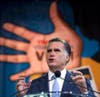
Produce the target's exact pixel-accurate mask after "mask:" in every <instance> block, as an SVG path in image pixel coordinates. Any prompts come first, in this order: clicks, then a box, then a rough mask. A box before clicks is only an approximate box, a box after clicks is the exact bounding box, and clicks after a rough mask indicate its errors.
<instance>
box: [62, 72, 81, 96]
mask: <svg viewBox="0 0 100 97" xmlns="http://www.w3.org/2000/svg"><path fill="white" fill-rule="evenodd" d="M70 75H71V74H70V72H68V71H67V73H66V76H65V80H64V84H63V87H62V92H64V91H65V92H68V93H69V92H72V93H76V94H77V93H78V94H80V90H79V88H78V87H77V85H76V84H75V83H74V82H73V80H72V79H71V77H70ZM64 95H65V96H64ZM64 95H63V94H61V97H66V94H64ZM68 97H73V96H71V95H69V96H68Z"/></svg>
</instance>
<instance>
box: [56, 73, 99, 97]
mask: <svg viewBox="0 0 100 97" xmlns="http://www.w3.org/2000/svg"><path fill="white" fill-rule="evenodd" d="M54 74H55V76H56V78H57V77H59V78H60V79H62V80H65V81H67V82H68V83H70V84H71V83H73V81H72V82H71V81H68V80H66V79H64V78H62V77H60V76H61V72H60V71H56V72H55V73H54ZM70 75H72V76H77V75H78V74H75V73H73V72H70ZM78 86H80V87H82V88H85V89H87V90H90V91H91V92H95V93H97V94H100V92H98V91H95V90H93V89H90V88H87V87H84V86H82V85H78ZM71 94H72V93H71ZM76 95H77V94H76ZM80 95H81V96H82V97H83V96H84V95H86V94H80ZM95 97H96V96H95Z"/></svg>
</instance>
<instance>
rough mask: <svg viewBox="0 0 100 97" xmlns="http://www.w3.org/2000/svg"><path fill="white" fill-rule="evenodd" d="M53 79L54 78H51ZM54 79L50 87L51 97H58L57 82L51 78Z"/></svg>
mask: <svg viewBox="0 0 100 97" xmlns="http://www.w3.org/2000/svg"><path fill="white" fill-rule="evenodd" d="M53 77H55V76H53ZM53 79H54V83H53V86H52V92H54V93H52V97H59V93H58V92H59V84H58V82H57V79H56V78H53Z"/></svg>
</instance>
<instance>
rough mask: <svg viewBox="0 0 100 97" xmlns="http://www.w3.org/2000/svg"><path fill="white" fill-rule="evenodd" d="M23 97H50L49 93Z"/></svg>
mask: <svg viewBox="0 0 100 97" xmlns="http://www.w3.org/2000/svg"><path fill="white" fill-rule="evenodd" d="M23 97H48V95H47V93H44V92H42V93H38V94H29V95H25V96H23Z"/></svg>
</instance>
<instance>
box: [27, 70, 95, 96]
mask: <svg viewBox="0 0 100 97" xmlns="http://www.w3.org/2000/svg"><path fill="white" fill-rule="evenodd" d="M86 83H87V87H88V89H89V92H88V95H89V96H88V97H95V96H94V93H93V92H92V91H91V89H92V88H91V85H90V81H89V80H88V79H86ZM62 91H63V92H65V91H66V92H68V93H65V94H63V93H62V94H61V96H60V97H82V96H79V95H80V94H81V92H80V90H79V88H78V86H77V85H76V84H75V83H74V82H73V81H72V79H71V77H70V72H68V71H67V73H66V77H65V80H64V83H63V87H62ZM70 91H71V92H72V93H70V94H69V92H70ZM41 92H45V93H49V84H48V74H44V75H43V76H42V77H40V78H38V79H35V80H33V81H32V83H31V86H30V88H29V90H28V92H27V94H34V93H41ZM49 96H50V95H49V94H48V97H49ZM84 97H86V96H84Z"/></svg>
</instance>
